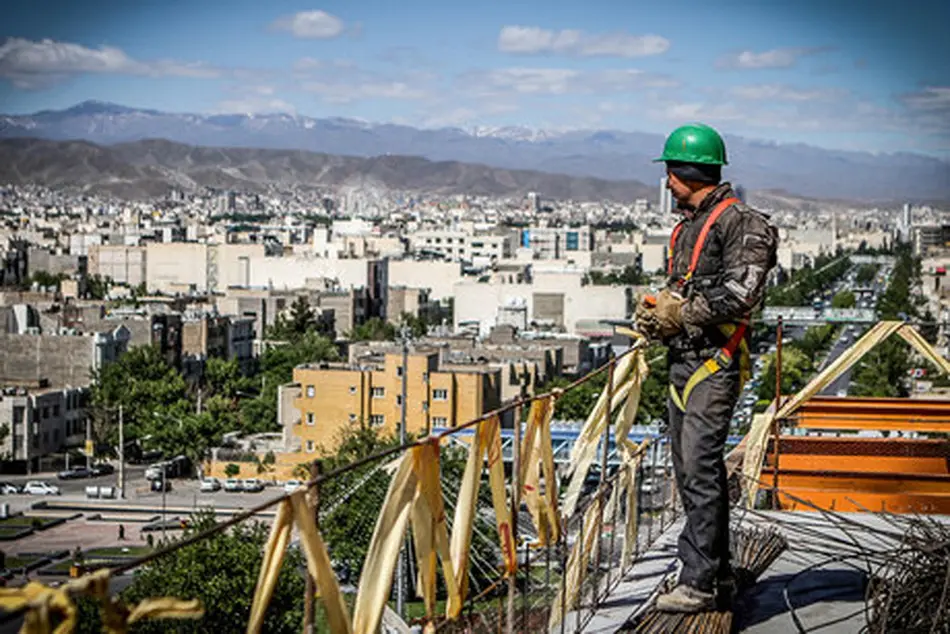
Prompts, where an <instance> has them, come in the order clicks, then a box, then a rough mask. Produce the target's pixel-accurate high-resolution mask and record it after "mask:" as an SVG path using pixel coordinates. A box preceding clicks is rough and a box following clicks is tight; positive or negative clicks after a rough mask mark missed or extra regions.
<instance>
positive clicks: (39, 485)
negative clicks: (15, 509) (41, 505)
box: [23, 480, 59, 495]
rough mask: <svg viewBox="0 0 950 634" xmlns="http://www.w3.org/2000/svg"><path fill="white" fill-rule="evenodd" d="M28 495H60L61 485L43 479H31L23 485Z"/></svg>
mask: <svg viewBox="0 0 950 634" xmlns="http://www.w3.org/2000/svg"><path fill="white" fill-rule="evenodd" d="M23 492H24V493H26V494H27V495H59V487H58V486H55V485H52V484H49V483H48V482H43V481H41V480H30V481H29V482H27V483H26V486H24V487H23Z"/></svg>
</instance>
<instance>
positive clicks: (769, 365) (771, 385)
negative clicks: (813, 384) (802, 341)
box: [759, 346, 812, 402]
mask: <svg viewBox="0 0 950 634" xmlns="http://www.w3.org/2000/svg"><path fill="white" fill-rule="evenodd" d="M811 370H812V362H811V359H809V357H807V356H805V353H803V352H802V351H801V350H798V349H797V348H794V347H792V346H786V347H785V348H783V349H782V394H794V393H796V392H798V391H799V390H800V389H802V388H803V387H805V383H806V382H807V381H808V377H809V375H810V373H811ZM774 399H775V354H769V355H767V356H766V361H765V371H764V372H763V373H762V383H761V384H759V400H760V401H769V402H771V401H772V400H774Z"/></svg>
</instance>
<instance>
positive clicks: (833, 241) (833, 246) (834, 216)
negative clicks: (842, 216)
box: [831, 212, 838, 253]
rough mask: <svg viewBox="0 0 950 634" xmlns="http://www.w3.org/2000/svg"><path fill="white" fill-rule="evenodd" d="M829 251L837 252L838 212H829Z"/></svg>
mask: <svg viewBox="0 0 950 634" xmlns="http://www.w3.org/2000/svg"><path fill="white" fill-rule="evenodd" d="M831 252H832V253H837V252H838V214H836V213H834V212H832V213H831Z"/></svg>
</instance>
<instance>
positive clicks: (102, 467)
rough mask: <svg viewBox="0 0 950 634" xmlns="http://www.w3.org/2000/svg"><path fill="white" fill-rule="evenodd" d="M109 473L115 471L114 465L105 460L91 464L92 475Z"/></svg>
mask: <svg viewBox="0 0 950 634" xmlns="http://www.w3.org/2000/svg"><path fill="white" fill-rule="evenodd" d="M111 473H115V467H113V466H112V465H111V464H109V463H107V462H103V463H100V464H96V465H92V475H94V476H101V475H109V474H111Z"/></svg>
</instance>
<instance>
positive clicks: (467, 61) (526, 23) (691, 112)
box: [0, 0, 950, 158]
mask: <svg viewBox="0 0 950 634" xmlns="http://www.w3.org/2000/svg"><path fill="white" fill-rule="evenodd" d="M2 15H3V17H4V19H3V22H2V24H0V112H3V113H5V114H26V113H31V112H36V111H39V110H46V109H62V108H67V107H69V106H72V105H74V104H76V103H79V102H81V101H85V100H90V99H94V100H101V101H108V102H114V103H118V104H122V105H126V106H133V107H144V108H153V109H157V110H163V111H171V112H187V113H223V112H224V113H251V114H261V113H270V112H289V113H295V114H299V115H306V116H313V117H328V116H337V117H349V118H358V119H364V120H368V121H371V122H378V123H379V122H394V123H402V124H409V125H414V126H420V127H441V126H459V127H465V128H471V127H476V126H488V127H495V126H523V127H528V128H533V129H550V130H567V129H615V130H627V131H643V132H657V133H666V132H668V131H669V130H671V129H672V128H673V127H675V126H677V125H679V124H682V123H685V122H689V121H702V122H705V123H709V124H711V125H713V126H715V127H717V128H718V129H720V130H721V131H723V132H725V133H729V134H735V135H740V136H745V137H748V138H753V139H762V140H766V141H777V142H783V143H805V144H810V145H817V146H821V147H827V148H837V149H848V150H866V151H871V152H905V151H907V152H918V153H925V154H929V155H934V156H940V157H944V158H950V37H947V36H946V26H947V25H948V24H950V2H947V1H946V0H904V1H903V2H898V1H897V0H863V1H859V0H787V1H784V2H778V1H774V0H718V1H715V2H712V1H709V0H706V1H703V2H683V1H678V0H664V1H663V2H643V1H642V0H612V1H605V0H584V1H583V2H569V1H567V0H520V1H519V2H517V3H516V2H492V1H489V0H482V1H481V2H459V1H458V0H449V1H446V0H439V1H434V0H400V1H399V2H396V1H394V0H349V1H341V2H335V1H326V2H320V3H317V4H307V3H299V2H283V1H279V0H270V1H267V2H261V1H260V0H192V1H190V2H185V1H179V0H162V1H155V0H133V1H128V0H125V1H123V0H26V1H21V0H6V1H5V2H4V9H3V13H2Z"/></svg>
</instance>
